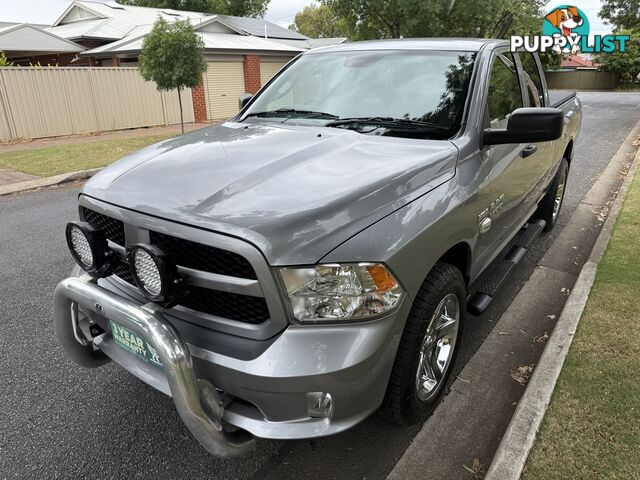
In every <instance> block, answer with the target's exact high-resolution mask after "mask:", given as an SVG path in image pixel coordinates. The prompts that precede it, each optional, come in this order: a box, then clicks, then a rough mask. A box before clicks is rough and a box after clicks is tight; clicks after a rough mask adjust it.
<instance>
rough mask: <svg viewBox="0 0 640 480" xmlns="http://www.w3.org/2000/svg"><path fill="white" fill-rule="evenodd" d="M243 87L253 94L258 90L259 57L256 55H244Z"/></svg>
mask: <svg viewBox="0 0 640 480" xmlns="http://www.w3.org/2000/svg"><path fill="white" fill-rule="evenodd" d="M244 88H245V91H247V92H248V93H253V94H254V95H255V94H256V93H257V92H258V90H260V57H259V56H258V55H245V56H244Z"/></svg>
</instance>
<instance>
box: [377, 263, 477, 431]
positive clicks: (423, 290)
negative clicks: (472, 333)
mask: <svg viewBox="0 0 640 480" xmlns="http://www.w3.org/2000/svg"><path fill="white" fill-rule="evenodd" d="M465 311H466V287H465V283H464V279H463V278H462V273H461V272H460V270H458V269H457V268H455V267H453V266H452V265H449V264H446V263H442V262H439V263H437V264H436V265H435V266H434V267H433V269H432V270H431V272H430V273H429V275H428V276H427V278H426V280H425V281H424V283H423V284H422V287H420V291H419V292H418V295H417V296H416V299H415V301H414V303H413V307H412V309H411V312H410V313H409V318H408V319H407V323H406V325H405V328H404V332H403V333H402V338H401V340H400V345H399V347H398V353H397V355H396V360H395V363H394V365H393V369H392V372H391V378H390V379H389V385H388V386H387V392H386V395H385V399H384V401H383V403H382V412H383V414H384V415H385V416H387V417H388V418H390V419H391V420H393V421H394V422H396V423H399V424H402V425H411V424H414V423H416V422H418V421H420V420H422V419H424V418H426V417H427V416H428V415H429V414H430V413H431V412H432V411H433V410H434V409H435V407H436V405H437V404H438V399H439V398H440V394H441V393H442V391H443V388H444V385H445V384H446V382H447V378H448V376H449V373H450V370H451V366H452V364H453V362H454V360H455V357H456V354H457V351H458V344H459V340H460V336H461V333H462V323H463V317H464V312H465Z"/></svg>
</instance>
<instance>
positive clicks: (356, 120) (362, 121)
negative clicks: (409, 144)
mask: <svg viewBox="0 0 640 480" xmlns="http://www.w3.org/2000/svg"><path fill="white" fill-rule="evenodd" d="M344 125H380V126H381V127H387V126H389V127H396V126H397V127H413V128H435V129H438V130H449V128H450V127H447V126H444V125H439V124H437V123H431V122H424V121H422V120H410V119H408V118H393V117H352V118H338V119H337V120H333V121H331V122H329V123H327V124H326V125H325V127H341V126H344Z"/></svg>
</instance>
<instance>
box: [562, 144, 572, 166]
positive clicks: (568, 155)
mask: <svg viewBox="0 0 640 480" xmlns="http://www.w3.org/2000/svg"><path fill="white" fill-rule="evenodd" d="M562 156H563V157H564V158H566V159H567V162H569V165H571V160H572V158H573V138H572V139H571V140H569V143H567V146H566V147H565V149H564V153H563V154H562Z"/></svg>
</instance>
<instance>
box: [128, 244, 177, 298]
mask: <svg viewBox="0 0 640 480" xmlns="http://www.w3.org/2000/svg"><path fill="white" fill-rule="evenodd" d="M128 256H129V269H130V270H131V274H132V275H133V278H134V280H135V282H136V285H137V286H138V288H139V289H140V291H141V292H142V294H143V295H144V296H145V297H146V298H147V299H148V300H150V301H152V302H156V303H160V304H161V305H163V306H165V307H169V306H173V305H175V303H176V302H177V300H178V299H179V298H180V296H181V294H182V291H183V288H182V287H183V280H182V277H180V275H178V267H176V264H175V263H174V262H173V260H172V259H171V257H170V256H169V255H167V254H165V253H164V252H163V251H162V250H160V249H159V248H157V247H155V246H153V245H146V244H138V245H134V246H132V247H131V248H130V249H129V254H128Z"/></svg>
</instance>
